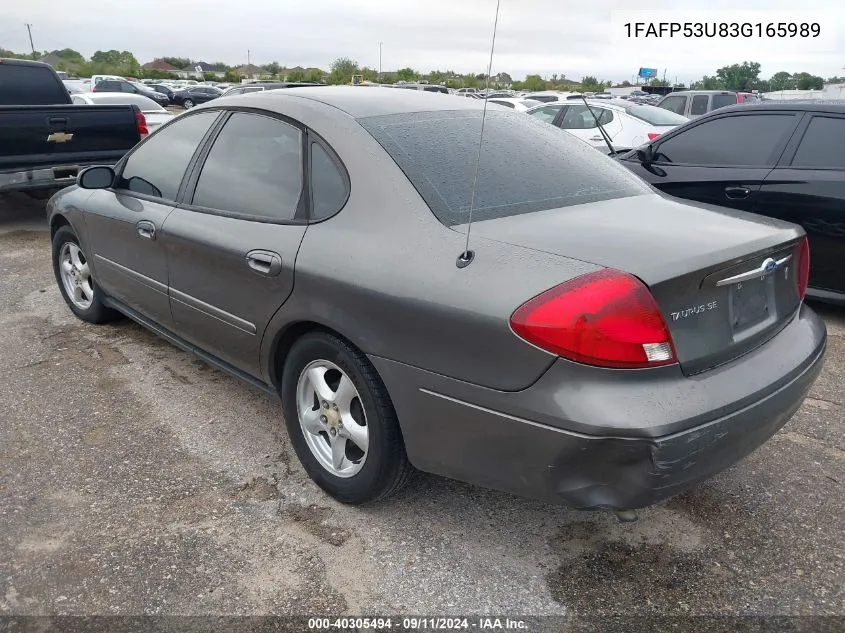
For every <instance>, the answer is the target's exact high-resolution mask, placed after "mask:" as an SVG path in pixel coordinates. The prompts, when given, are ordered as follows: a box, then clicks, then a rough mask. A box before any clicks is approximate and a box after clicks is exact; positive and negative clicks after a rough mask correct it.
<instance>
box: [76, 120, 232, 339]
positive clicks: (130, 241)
mask: <svg viewBox="0 0 845 633" xmlns="http://www.w3.org/2000/svg"><path fill="white" fill-rule="evenodd" d="M218 116H219V113H218V112H212V111H207V112H200V113H197V114H195V115H183V116H181V117H179V118H178V119H177V120H175V121H174V122H173V123H172V124H170V125H168V126H166V127H164V128H162V129H161V130H160V131H158V132H157V133H155V134H153V135H151V136H150V137H148V138H147V140H146V141H144V142H142V143H140V144H139V145H137V146H136V148H135V149H134V150H133V151H132V152H131V153H130V154H128V155H127V156H126V157H125V158H124V159H123V160H122V161H121V162H120V163H118V165H117V167H116V171H117V178H116V180H115V184H114V186H113V187H112V188H110V189H100V190H95V191H93V192H92V194H91V196H90V197H89V198H88V201H87V203H86V205H85V215H84V222H85V230H86V235H87V238H88V239H87V241H88V248H89V249H90V250H91V251H92V252H93V255H94V256H93V260H94V261H93V270H94V278H95V279H96V282H97V284H99V285H100V286H102V288H103V290H104V291H105V293H106V294H107V295H109V296H110V297H113V298H115V299H117V300H118V301H121V302H122V303H124V304H125V305H126V306H127V307H129V308H131V309H132V310H134V311H136V312H138V313H139V314H141V315H142V316H145V317H147V318H148V319H151V320H153V321H155V322H156V323H159V324H161V325H163V326H165V327H172V318H171V314H170V301H169V297H168V293H167V283H168V271H167V255H166V252H165V248H164V245H163V242H162V240H161V227H162V225H163V223H164V221H165V219H166V218H167V216H168V215H170V213H171V212H172V211H173V208H174V207H175V205H176V200H177V197H178V194H179V191H180V189H181V187H182V184H183V180H185V174H186V170H187V168H188V166H189V164H190V163H191V159H192V158H193V155H194V153H195V151H196V149H197V147H198V146H199V145H200V143H201V141H202V139H203V137H204V136H205V135H206V134H207V133H208V131H209V129H210V128H211V125H212V124H213V123H214V121H215V120H216V119H217V117H218Z"/></svg>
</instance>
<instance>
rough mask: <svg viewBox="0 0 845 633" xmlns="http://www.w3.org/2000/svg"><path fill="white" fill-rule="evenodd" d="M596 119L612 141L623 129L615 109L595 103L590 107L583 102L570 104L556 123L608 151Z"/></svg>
mask: <svg viewBox="0 0 845 633" xmlns="http://www.w3.org/2000/svg"><path fill="white" fill-rule="evenodd" d="M591 110H592V112H591ZM596 119H598V122H599V123H601V125H602V127H604V130H605V132H607V134H608V136H609V137H610V139H611V141H613V137H614V136H617V135H618V134H619V132H621V131H622V123H621V121H620V119H619V117H618V116H614V113H613V110H610V109H609V108H603V107H601V106H597V105H593V104H590V106H589V107H587V106H586V105H584V104H583V103H581V104H571V105H569V106H568V107H567V108H566V111H565V112H563V113H562V116H560V117H559V118H557V119H556V120H555V124H556V125H558V126H559V127H561V128H562V129H564V130H566V131H567V132H569V133H570V134H572V135H573V136H577V137H578V138H580V139H581V140H582V141H585V142H586V143H588V144H590V145H592V146H593V147H595V148H598V149H601V150H603V151H605V152H606V151H607V143H606V142H605V140H604V137H603V136H602V134H601V132H600V131H599V126H598V124H597V123H596Z"/></svg>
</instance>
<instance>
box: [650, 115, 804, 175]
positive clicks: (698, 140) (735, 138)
mask: <svg viewBox="0 0 845 633" xmlns="http://www.w3.org/2000/svg"><path fill="white" fill-rule="evenodd" d="M794 125H795V115H793V114H760V115H750V116H732V117H722V118H718V119H710V120H709V121H705V122H704V123H702V124H700V125H696V126H694V127H691V128H689V129H687V130H685V131H683V132H681V133H680V134H677V135H676V136H673V137H670V138H667V139H666V140H665V141H663V142H661V143H659V144H658V145H657V149H656V152H655V161H656V162H660V163H679V164H685V165H720V166H725V165H731V166H743V167H766V166H770V165H774V164H775V161H776V160H777V156H774V155H773V154H774V151H775V149H777V147H778V146H779V145H780V144H781V142H782V141H783V139H784V136H786V134H787V133H789V132H792V129H793V126H794Z"/></svg>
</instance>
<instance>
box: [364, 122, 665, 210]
mask: <svg viewBox="0 0 845 633" xmlns="http://www.w3.org/2000/svg"><path fill="white" fill-rule="evenodd" d="M358 121H359V123H360V124H361V125H362V126H363V127H364V128H365V129H366V130H367V131H368V132H369V133H370V134H372V135H373V136H374V137H375V138H376V140H377V141H378V142H379V143H380V144H381V145H382V147H384V148H385V150H386V151H387V153H388V154H389V155H390V156H391V157H392V158H393V160H394V161H396V163H397V164H398V165H399V167H400V168H401V169H402V170H403V171H404V172H405V175H406V176H407V177H408V179H409V180H410V182H411V184H413V185H414V187H416V189H417V190H418V191H419V192H420V195H422V197H423V199H424V200H425V201H426V203H427V204H428V206H429V207H430V208H431V210H432V211H433V212H434V215H435V216H437V218H438V219H439V220H440V221H441V222H443V223H444V224H446V225H447V226H453V225H456V224H463V223H465V222H467V220H468V213H469V208H470V199H471V188H472V183H473V177H474V174H475V166H476V156H477V155H478V149H479V140H480V138H481V137H480V133H481V111H480V110H469V111H464V110H460V111H436V112H412V113H403V114H391V115H384V116H375V117H365V118H362V119H359V120H358ZM649 193H651V189H650V188H649V187H648V185H646V184H645V183H644V182H643V181H642V180H640V179H639V178H637V177H636V176H634V175H633V174H632V173H631V172H629V171H628V170H627V169H625V168H624V167H622V166H621V165H619V164H618V163H617V162H616V161H614V160H613V159H611V158H608V157H607V156H604V155H602V154H601V152H597V151H596V150H594V149H593V148H592V147H590V146H589V145H587V144H586V143H584V142H583V141H581V140H579V139H577V138H575V137H573V136H570V135H569V134H561V133H560V131H559V130H557V129H555V128H554V127H553V126H551V125H548V124H546V123H543V122H542V121H539V120H537V119H535V118H534V117H530V116H525V115H524V114H520V113H516V112H508V111H494V110H488V111H487V118H486V121H485V123H484V138H483V141H482V142H481V160H480V162H479V163H478V183H477V187H476V195H475V203H474V205H473V219H475V220H479V221H482V220H489V219H493V218H500V217H506V216H511V215H518V214H521V213H530V212H534V211H542V210H545V209H556V208H559V207H567V206H573V205H577V204H585V203H588V202H595V201H598V200H610V199H613V198H624V197H629V196H636V195H644V194H649Z"/></svg>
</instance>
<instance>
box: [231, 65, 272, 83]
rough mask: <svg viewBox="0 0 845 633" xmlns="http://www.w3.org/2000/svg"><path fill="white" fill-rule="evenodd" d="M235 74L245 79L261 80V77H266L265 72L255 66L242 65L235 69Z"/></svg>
mask: <svg viewBox="0 0 845 633" xmlns="http://www.w3.org/2000/svg"><path fill="white" fill-rule="evenodd" d="M235 72H236V73H238V74H239V75H243V76H244V77H246V78H247V79H261V76H262V75H266V74H267V71H266V70H264V69H263V68H261V66H256V65H255V64H244V65H243V66H238V67H237V68H235Z"/></svg>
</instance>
